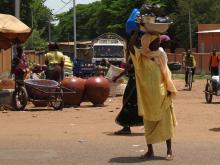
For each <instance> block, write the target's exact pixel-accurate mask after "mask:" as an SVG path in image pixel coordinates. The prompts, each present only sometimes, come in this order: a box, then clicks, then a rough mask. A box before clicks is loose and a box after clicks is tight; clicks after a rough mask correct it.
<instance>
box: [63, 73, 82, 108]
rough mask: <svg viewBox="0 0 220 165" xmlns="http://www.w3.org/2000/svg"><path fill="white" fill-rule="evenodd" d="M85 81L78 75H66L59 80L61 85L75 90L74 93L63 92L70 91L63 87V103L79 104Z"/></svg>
mask: <svg viewBox="0 0 220 165" xmlns="http://www.w3.org/2000/svg"><path fill="white" fill-rule="evenodd" d="M85 83H86V81H85V80H84V79H82V78H78V77H66V78H65V79H64V80H63V81H62V82H61V86H62V87H65V88H68V89H70V90H72V91H74V92H75V93H65V92H71V91H69V90H67V89H63V91H64V95H63V99H64V105H69V106H70V105H71V106H80V103H81V102H82V101H83V96H84V91H85Z"/></svg>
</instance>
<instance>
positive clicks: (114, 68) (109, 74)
mask: <svg viewBox="0 0 220 165" xmlns="http://www.w3.org/2000/svg"><path fill="white" fill-rule="evenodd" d="M123 71H124V69H122V68H119V67H117V66H114V65H110V67H109V70H108V72H107V74H106V76H105V78H107V79H109V80H112V79H113V78H114V77H115V76H118V75H119V74H120V73H122V72H123ZM116 82H124V76H122V77H120V78H119V79H118V80H117V81H116Z"/></svg>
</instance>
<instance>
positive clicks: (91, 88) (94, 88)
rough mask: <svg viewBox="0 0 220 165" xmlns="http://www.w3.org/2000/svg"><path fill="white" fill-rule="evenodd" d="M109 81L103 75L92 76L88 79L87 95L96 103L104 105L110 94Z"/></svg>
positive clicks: (96, 104)
mask: <svg viewBox="0 0 220 165" xmlns="http://www.w3.org/2000/svg"><path fill="white" fill-rule="evenodd" d="M109 88H110V84H109V81H108V80H107V79H106V78H104V77H102V76H99V77H90V78H88V79H87V81H86V97H87V98H88V99H89V100H90V101H91V102H92V103H93V104H94V105H95V106H100V105H103V104H104V102H105V100H106V99H107V98H108V96H109Z"/></svg>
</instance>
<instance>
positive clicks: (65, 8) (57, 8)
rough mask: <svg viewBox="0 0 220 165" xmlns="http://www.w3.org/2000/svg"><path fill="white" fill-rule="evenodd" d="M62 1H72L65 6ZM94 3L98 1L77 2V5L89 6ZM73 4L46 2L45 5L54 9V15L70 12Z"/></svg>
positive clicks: (60, 1)
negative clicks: (88, 4)
mask: <svg viewBox="0 0 220 165" xmlns="http://www.w3.org/2000/svg"><path fill="white" fill-rule="evenodd" d="M62 1H63V2H69V1H71V2H70V3H69V4H67V5H66V6H65V3H63V2H62ZM94 1H97V0H76V4H87V3H91V2H94ZM72 2H73V1H72V0H46V2H45V5H46V6H47V7H48V8H50V9H52V10H53V13H54V14H58V13H62V12H65V11H68V10H69V9H70V8H72V6H73V3H72Z"/></svg>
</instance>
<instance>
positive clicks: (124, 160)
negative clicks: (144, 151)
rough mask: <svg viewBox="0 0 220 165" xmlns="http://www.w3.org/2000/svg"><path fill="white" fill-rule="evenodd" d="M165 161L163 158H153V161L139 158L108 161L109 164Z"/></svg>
mask: <svg viewBox="0 0 220 165" xmlns="http://www.w3.org/2000/svg"><path fill="white" fill-rule="evenodd" d="M156 160H165V157H161V156H155V157H154V159H151V160H147V159H140V157H116V158H112V159H110V160H109V163H141V162H145V161H156Z"/></svg>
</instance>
